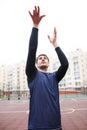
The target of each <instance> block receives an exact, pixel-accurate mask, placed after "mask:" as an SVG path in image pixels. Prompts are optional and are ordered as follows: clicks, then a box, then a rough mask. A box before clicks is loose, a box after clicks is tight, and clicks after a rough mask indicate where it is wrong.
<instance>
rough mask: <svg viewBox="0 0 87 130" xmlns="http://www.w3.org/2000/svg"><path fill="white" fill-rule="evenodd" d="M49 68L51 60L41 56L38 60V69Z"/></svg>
mask: <svg viewBox="0 0 87 130" xmlns="http://www.w3.org/2000/svg"><path fill="white" fill-rule="evenodd" d="M48 66H49V60H48V58H47V56H45V55H40V56H39V57H38V60H37V67H38V68H40V69H45V68H48Z"/></svg>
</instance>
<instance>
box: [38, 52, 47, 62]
mask: <svg viewBox="0 0 87 130" xmlns="http://www.w3.org/2000/svg"><path fill="white" fill-rule="evenodd" d="M40 56H46V57H47V59H48V62H49V58H48V56H47V55H46V54H40V55H38V56H37V57H36V63H37V61H38V58H39V57H40Z"/></svg>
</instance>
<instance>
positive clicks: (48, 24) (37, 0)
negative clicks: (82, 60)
mask: <svg viewBox="0 0 87 130" xmlns="http://www.w3.org/2000/svg"><path fill="white" fill-rule="evenodd" d="M35 5H36V6H40V9H41V15H42V14H45V15H46V17H44V18H43V19H42V21H41V23H40V25H39V37H38V50H37V53H38V54H39V53H46V54H48V55H51V56H55V50H54V48H53V46H52V45H51V44H50V42H49V40H48V38H47V35H48V34H49V35H51V36H52V34H53V29H54V27H56V29H57V42H58V45H59V46H60V47H61V49H62V50H63V51H64V52H65V53H67V52H72V51H75V50H76V49H77V48H80V49H82V50H83V51H87V47H86V44H87V2H86V0H0V65H2V64H11V63H16V62H20V61H22V60H25V61H26V59H27V53H28V45H29V37H30V33H31V30H32V20H31V17H30V16H29V13H28V11H29V10H30V11H31V12H32V10H33V8H34V6H35Z"/></svg>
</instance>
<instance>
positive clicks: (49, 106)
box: [26, 28, 68, 130]
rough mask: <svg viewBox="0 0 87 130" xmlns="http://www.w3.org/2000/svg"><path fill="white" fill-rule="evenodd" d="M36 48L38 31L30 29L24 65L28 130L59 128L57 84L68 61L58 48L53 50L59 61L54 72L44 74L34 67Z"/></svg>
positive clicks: (59, 115)
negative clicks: (28, 107) (26, 87)
mask: <svg viewBox="0 0 87 130" xmlns="http://www.w3.org/2000/svg"><path fill="white" fill-rule="evenodd" d="M37 47H38V29H36V28H32V32H31V36H30V40H29V51H28V57H27V63H26V75H27V81H28V86H29V89H30V110H29V111H30V112H29V121H28V129H29V130H45V129H46V130H51V129H56V128H61V113H60V104H59V88H58V83H59V81H60V80H61V79H62V78H63V77H64V75H65V73H66V71H67V68H68V60H67V58H66V56H65V55H64V53H63V52H62V50H61V49H60V47H57V48H56V49H55V51H56V53H57V55H58V58H59V60H60V63H61V65H60V67H59V68H58V70H57V71H56V72H53V73H44V72H40V71H39V70H38V69H37V68H36V67H35V59H36V51H37Z"/></svg>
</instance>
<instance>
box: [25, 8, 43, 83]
mask: <svg viewBox="0 0 87 130" xmlns="http://www.w3.org/2000/svg"><path fill="white" fill-rule="evenodd" d="M29 14H30V16H31V18H32V21H33V28H32V32H31V36H30V40H29V50H28V57H27V62H26V70H25V71H26V75H27V78H28V81H29V82H31V81H32V80H33V78H34V76H35V74H36V67H35V59H36V51H37V47H38V26H39V23H40V21H41V19H42V18H43V17H44V16H45V15H41V16H40V8H39V6H38V7H36V6H35V8H34V10H33V14H32V13H31V12H30V11H29Z"/></svg>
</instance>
